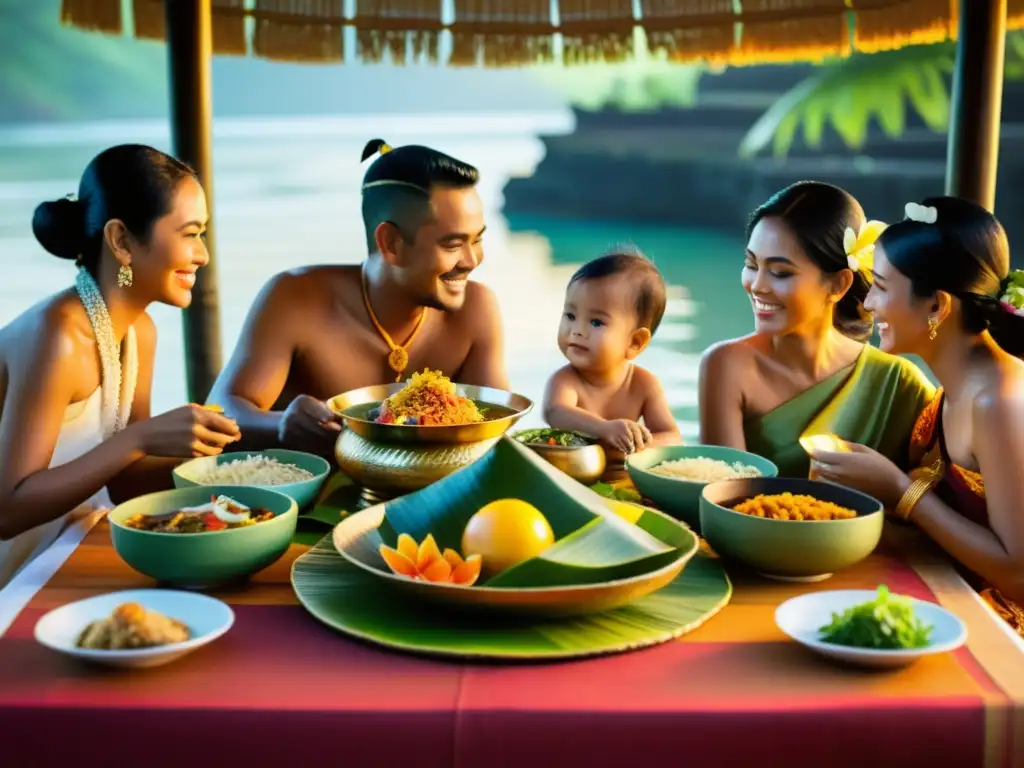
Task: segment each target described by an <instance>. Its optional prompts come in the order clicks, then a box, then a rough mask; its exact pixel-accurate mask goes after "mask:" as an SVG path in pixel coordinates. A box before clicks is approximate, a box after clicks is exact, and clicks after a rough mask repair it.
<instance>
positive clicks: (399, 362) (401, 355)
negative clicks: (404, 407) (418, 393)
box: [362, 269, 427, 381]
mask: <svg viewBox="0 0 1024 768" xmlns="http://www.w3.org/2000/svg"><path fill="white" fill-rule="evenodd" d="M362 286H363V304H365V305H366V314H368V315H369V316H370V322H371V323H373V327H374V328H376V329H377V333H379V334H380V335H381V338H383V339H384V341H385V342H387V345H388V347H389V348H390V349H391V352H389V353H388V365H389V366H390V367H391V370H393V371H394V372H395V373H396V374H397V375H396V376H395V381H401V380H402V372H403V371H404V370H405V368H406V366H407V365H409V353H408V352H407V351H406V348H407V347H408V346H409V345H410V344H412V342H413V339H415V338H416V334H417V333H419V332H420V328H422V327H423V321H424V320H426V319H427V308H426V307H423V308H421V309H420V316H419V319H417V320H416V327H415V328H413V329H412V333H410V334H409V338H407V339H406V340H405V343H404V344H396V343H395V342H394V340H393V339H392V338H391V336H390V334H389V333H388V332H387V331H385V330H384V326H382V325H381V324H380V322H379V321H378V320H377V316H376V315H375V314H374V313H373V307H371V306H370V291H369V287H368V285H367V283H366V270H365V269H364V270H363V271H362Z"/></svg>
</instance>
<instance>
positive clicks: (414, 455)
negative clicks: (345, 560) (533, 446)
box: [327, 382, 533, 504]
mask: <svg viewBox="0 0 1024 768" xmlns="http://www.w3.org/2000/svg"><path fill="white" fill-rule="evenodd" d="M404 386H405V384H404V383H401V382H399V383H396V384H382V385H379V386H373V387H364V388H362V389H356V390H353V391H351V392H346V393H344V394H341V395H338V396H337V397H333V398H331V399H330V400H328V401H327V405H328V407H329V408H331V410H333V411H334V412H335V413H337V414H339V415H340V416H341V418H342V421H344V423H345V429H343V430H342V432H341V434H340V435H339V436H338V440H337V442H336V443H335V444H334V457H335V459H336V460H337V462H338V467H339V468H340V469H341V470H342V472H344V473H345V474H346V475H348V476H349V477H351V478H352V479H353V480H354V481H355V483H356V484H357V485H359V486H360V487H361V488H362V496H363V503H364V504H376V503H379V502H382V501H386V500H387V499H391V498H394V497H396V496H403V495H405V494H407V493H412V492H413V491H418V490H420V489H421V488H426V487H427V486H428V485H430V484H431V483H434V482H437V481H438V480H440V479H441V478H443V477H447V476H448V475H450V474H452V473H453V472H456V471H458V470H460V469H462V468H463V467H468V466H469V465H470V464H472V463H473V462H474V461H476V460H477V459H479V458H480V457H482V456H483V455H484V454H486V453H487V452H488V451H489V450H491V448H493V447H494V445H495V443H497V442H498V440H500V439H501V437H502V435H504V434H505V433H506V432H507V431H508V430H509V429H510V428H511V427H512V425H513V424H515V423H516V422H517V421H519V419H521V418H522V417H523V416H525V415H526V414H527V413H529V412H530V409H531V408H533V403H532V402H531V401H530V400H529V399H528V398H525V397H523V396H522V395H517V394H514V393H512V392H505V391H503V390H500V389H491V388H489V387H474V386H469V385H467V384H456V392H457V393H458V394H460V395H462V396H464V397H468V398H470V399H471V400H473V401H475V402H476V403H477V404H479V405H480V406H481V407H482V408H486V409H488V412H489V413H490V414H494V416H495V417H494V418H491V419H488V420H487V421H481V422H477V423H475V424H461V425H458V426H453V427H437V426H410V425H406V424H377V423H375V422H373V421H370V420H369V419H368V418H367V415H368V413H369V411H370V410H371V409H373V408H374V407H376V406H378V405H380V403H381V401H382V400H384V399H385V398H386V397H388V396H389V395H392V394H394V393H395V392H398V391H399V390H400V389H402V388H403V387H404Z"/></svg>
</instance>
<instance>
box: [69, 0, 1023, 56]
mask: <svg viewBox="0 0 1024 768" xmlns="http://www.w3.org/2000/svg"><path fill="white" fill-rule="evenodd" d="M967 1H968V0H640V3H639V7H640V13H639V15H634V3H633V0H355V1H354V6H355V12H354V13H353V14H352V15H351V16H346V15H345V5H346V3H345V2H344V0H211V3H212V7H213V12H212V25H213V46H214V52H215V53H219V54H233V55H243V56H244V55H252V56H257V57H261V58H267V59H276V60H282V61H304V62H322V63H327V62H336V63H340V62H344V61H346V60H349V61H352V60H360V61H364V62H379V61H388V62H390V63H393V64H404V63H407V62H410V61H419V60H427V61H431V62H435V63H440V59H441V58H442V50H443V51H444V52H445V53H444V54H443V58H444V59H445V63H447V64H448V65H451V66H478V65H483V66H488V67H502V66H527V65H530V64H535V63H549V62H555V61H561V62H564V63H566V64H579V63H586V62H590V61H620V60H625V59H628V58H630V57H632V56H633V55H635V52H636V50H637V48H636V46H637V45H643V46H646V47H647V49H648V50H649V51H650V52H651V53H652V54H654V55H656V56H665V57H667V58H669V59H671V60H674V61H680V62H699V61H705V62H710V63H713V64H728V65H744V64H760V63H769V62H778V63H783V62H796V61H821V60H823V59H825V58H828V57H835V56H848V55H849V54H850V53H851V52H853V51H861V52H875V51H880V50H889V49H893V48H899V47H902V46H904V45H911V44H916V43H934V42H942V41H945V40H951V39H955V37H956V25H957V24H956V22H957V3H958V2H967ZM1008 2H1009V9H1010V12H1009V13H1010V18H1009V27H1010V28H1011V29H1018V28H1024V0H1008ZM163 6H164V3H163V2H162V0H63V2H62V8H61V20H62V21H63V22H64V23H66V24H71V25H73V26H76V27H80V28H83V29H91V30H98V31H103V32H110V33H117V34H123V33H124V30H125V29H126V28H127V29H130V30H131V32H132V34H134V35H135V37H137V38H144V39H157V40H161V39H163V37H164V7H163ZM347 28H351V29H352V30H354V34H353V33H349V34H347V35H346V29H347ZM445 37H448V40H447V42H446V43H444V44H443V45H442V40H443V38H445ZM352 40H354V41H355V50H354V51H349V52H348V53H347V55H346V47H347V45H346V43H347V42H348V43H351V41H352Z"/></svg>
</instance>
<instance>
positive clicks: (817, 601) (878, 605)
mask: <svg viewBox="0 0 1024 768" xmlns="http://www.w3.org/2000/svg"><path fill="white" fill-rule="evenodd" d="M775 623H776V624H777V625H778V627H779V629H781V630H782V631H783V632H784V633H785V634H787V635H789V636H790V637H791V638H793V639H794V640H796V641H797V642H798V643H800V644H801V645H803V646H805V647H807V648H810V649H811V650H812V651H814V652H816V653H819V654H821V655H822V656H826V657H828V658H830V659H834V660H836V661H841V662H846V663H849V664H856V665H858V666H864V667H876V668H894V667H902V666H906V665H907V664H911V663H913V662H915V661H917V660H918V659H920V658H921V657H923V656H931V655H934V654H937V653H948V652H949V651H954V650H956V649H957V648H959V647H960V646H962V645H963V644H964V643H965V642H967V627H966V626H965V625H964V623H963V622H962V621H961V620H960V619H959V618H957V617H956V616H955V615H954V614H952V613H950V612H949V611H947V610H946V609H945V608H943V607H942V606H940V605H936V604H935V603H930V602H927V601H925V600H917V599H916V598H913V597H908V596H906V595H898V594H894V593H892V592H890V591H889V588H888V587H887V586H885V585H884V584H883V585H881V586H879V587H878V590H877V591H872V590H869V589H844V590H836V591H828V592H812V593H809V594H806V595H801V596H800V597H794V598H792V599H791V600H787V601H786V602H784V603H783V604H782V605H780V606H779V607H778V608H777V609H776V611H775Z"/></svg>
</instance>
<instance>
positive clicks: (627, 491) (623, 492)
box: [590, 483, 643, 503]
mask: <svg viewBox="0 0 1024 768" xmlns="http://www.w3.org/2000/svg"><path fill="white" fill-rule="evenodd" d="M590 490H592V491H593V492H594V493H596V494H597V495H598V496H604V497H605V498H606V499H615V500H616V501H633V502H637V503H639V502H641V501H643V496H641V495H640V494H639V493H637V492H636V491H634V490H633V489H632V488H616V487H615V486H614V485H611V484H610V483H596V484H595V485H592V486H590Z"/></svg>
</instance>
